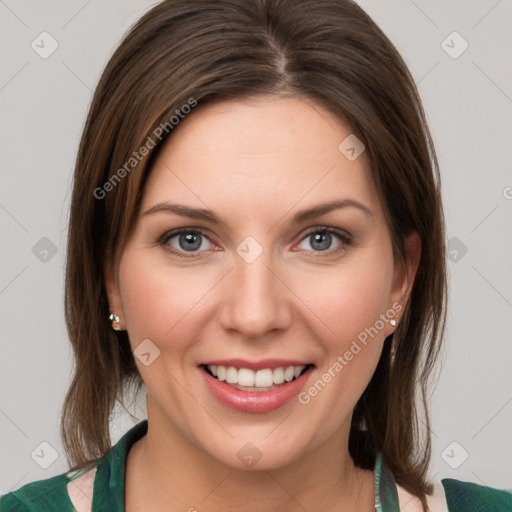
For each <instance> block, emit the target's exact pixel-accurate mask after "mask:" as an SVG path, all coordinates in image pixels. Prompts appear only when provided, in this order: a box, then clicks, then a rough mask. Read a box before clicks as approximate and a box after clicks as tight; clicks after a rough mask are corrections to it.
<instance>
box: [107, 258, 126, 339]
mask: <svg viewBox="0 0 512 512" xmlns="http://www.w3.org/2000/svg"><path fill="white" fill-rule="evenodd" d="M103 276H104V277H103V279H104V285H105V291H106V293H107V298H108V304H109V308H110V311H109V320H110V321H111V322H112V328H113V329H114V330H116V331H119V330H122V328H121V323H122V321H123V320H122V319H123V316H124V314H123V304H122V300H121V294H120V292H119V286H118V283H117V279H116V273H115V270H114V268H113V265H112V264H111V263H110V262H105V263H104V265H103Z"/></svg>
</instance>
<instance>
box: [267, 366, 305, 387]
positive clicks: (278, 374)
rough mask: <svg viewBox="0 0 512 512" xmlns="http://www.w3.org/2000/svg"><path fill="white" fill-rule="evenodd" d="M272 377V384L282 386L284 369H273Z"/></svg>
mask: <svg viewBox="0 0 512 512" xmlns="http://www.w3.org/2000/svg"><path fill="white" fill-rule="evenodd" d="M299 368H300V366H299ZM273 376H274V377H273V378H274V384H282V383H283V382H284V368H274V372H273Z"/></svg>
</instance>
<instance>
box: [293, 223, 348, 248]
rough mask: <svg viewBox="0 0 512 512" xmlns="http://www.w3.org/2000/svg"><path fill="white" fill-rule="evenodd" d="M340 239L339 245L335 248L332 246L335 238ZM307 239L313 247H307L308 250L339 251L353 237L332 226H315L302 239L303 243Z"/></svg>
mask: <svg viewBox="0 0 512 512" xmlns="http://www.w3.org/2000/svg"><path fill="white" fill-rule="evenodd" d="M335 239H338V246H337V247H335V248H334V249H332V248H331V246H332V243H333V240H335ZM305 241H309V245H310V247H311V249H308V248H306V250H312V251H313V252H325V251H328V252H329V253H331V252H337V251H338V250H341V249H343V248H344V246H346V245H349V244H350V242H351V239H350V238H349V237H348V236H347V235H346V234H343V233H340V232H338V231H336V230H334V229H330V228H315V229H314V230H312V231H309V233H307V234H306V236H305V237H304V238H303V239H302V242H301V243H304V242H305Z"/></svg>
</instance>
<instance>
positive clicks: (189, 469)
mask: <svg viewBox="0 0 512 512" xmlns="http://www.w3.org/2000/svg"><path fill="white" fill-rule="evenodd" d="M155 416H158V414H156V415H155ZM161 419H162V418H158V419H157V418H156V417H151V414H150V411H149V410H148V432H147V435H146V436H145V437H143V438H142V439H141V440H139V441H138V442H137V443H136V444H135V445H134V446H133V447H132V449H131V450H130V452H129V454H128V460H127V468H126V489H125V497H126V512H132V511H135V510H152V511H155V512H156V511H160V510H162V511H163V510H165V511H166V512H169V511H175V510H176V511H188V512H204V511H211V510H212V511H213V510H239V511H242V512H259V511H261V510H265V511H269V512H274V511H275V512H277V511H279V512H299V511H300V512H304V510H323V511H324V512H331V511H332V512H334V511H336V512H352V511H356V510H357V511H366V510H367V511H374V504H375V491H374V477H373V473H372V472H371V471H365V470H362V469H360V468H356V467H355V465H354V463H353V460H352V458H351V457H350V455H349V453H348V433H335V434H334V435H333V436H331V438H329V439H328V440H327V441H326V442H324V443H323V444H321V445H320V446H318V447H315V449H313V450H310V451H309V452H307V453H306V454H303V455H301V457H300V458H299V459H297V460H295V461H292V462H290V463H289V464H288V465H286V466H284V467H279V468H276V469H271V470H256V469H250V470H240V469H236V468H233V467H230V466H227V465H225V464H223V463H222V462H220V461H218V460H216V459H214V458H213V457H211V456H210V455H209V454H208V453H205V451H204V450H202V449H201V447H199V446H197V445H196V444H194V443H193V442H191V441H190V439H188V438H187V437H185V436H183V435H182V434H181V432H180V431H179V430H177V429H175V428H174V426H173V425H170V424H169V422H168V421H167V422H162V421H161ZM155 420H156V421H155Z"/></svg>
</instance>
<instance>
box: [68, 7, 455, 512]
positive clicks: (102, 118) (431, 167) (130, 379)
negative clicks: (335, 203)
mask: <svg viewBox="0 0 512 512" xmlns="http://www.w3.org/2000/svg"><path fill="white" fill-rule="evenodd" d="M282 92H291V93H292V94H294V95H296V96H298V97H301V98H306V99H309V100H312V101H313V102H317V103H318V104H321V105H323V106H324V107H326V108H327V109H329V110H330V111H332V112H334V113H336V114H338V115H339V116H340V117H342V118H343V119H344V120H345V121H346V122H347V123H348V124H349V125H350V126H351V127H352V129H353V131H354V133H356V134H357V136H358V137H359V138H360V139H361V140H362V141H363V142H364V144H365V145H366V151H367V154H368V156H369V158H370V162H371V170H372V175H373V180H374V182H375V184H376V187H377V189H378V191H379V194H380V196H381V200H382V204H383V207H384V209H385V212H386V217H387V221H388V224H389V227H390V232H391V236H392V242H393V248H394V251H395V255H396V256H397V257H398V258H403V257H404V241H405V239H406V237H407V236H408V235H409V234H410V233H411V232H413V231H416V232H417V233H418V234H419V236H420V238H421V241H422V252H421V261H420V264H419V269H418V272H417V275H416V279H415V283H414V286H413V289H412V293H411V296H410V299H409V302H408V304H407V305H406V306H405V309H404V313H403V317H402V319H401V321H400V324H399V327H398V328H397V330H396V332H395V334H394V335H393V336H390V337H389V338H388V340H387V341H386V343H385V344H384V350H383V352H382V355H381V359H380V361H379V364H378V366H377V369H376V371H375V374H374V376H373V378H372V380H371V382H370V384H369V385H368V387H367V389H366V390H365V391H364V393H363V395H362V396H361V398H360V400H359V401H358V403H357V405H356V408H355V411H354V415H353V421H352V428H351V434H350V440H349V449H350V453H351V455H352V457H353V459H354V461H355V463H356V464H357V465H359V466H361V467H364V468H372V467H373V464H374V462H375V456H376V453H377V452H382V453H383V455H384V457H385V460H386V461H387V463H388V465H389V467H390V468H391V470H392V472H393V474H394V475H395V478H396V481H397V483H398V484H400V485H402V486H403V487H404V488H405V489H406V490H408V491H409V492H411V493H412V494H414V495H416V496H418V497H419V498H420V499H421V501H422V503H423V505H424V507H425V508H426V499H425V494H426V493H429V492H430V487H429V485H428V484H427V481H426V472H427V469H428V463H429V460H430V428H429V418H428V411H427V409H426V394H427V392H428V383H429V382H430V381H429V375H430V374H431V371H432V369H433V368H434V363H435V361H436V358H437V355H438V352H439V349H440V343H441V339H442V334H443V330H444V322H445V302H446V276H445V272H446V269H445V255H444V221H443V212H442V206H441V197H440V189H439V172H438V165H437V160H436V155H435V151H434V148H433V144H432V140H431V136H430V133H429V131H428V127H427V124H426V120H425V116H424V112H423V108H422V105H421V101H420V98H419V96H418V92H417V89H416V87H415V84H414V80H413V79H412V77H411V75H410V73H409V71H408V69H407V67H406V65H405V63H404V62H403V60H402V58H401V57H400V55H399V54H398V52H397V51H396V49H395V48H394V46H393V45H392V44H391V42H390V41H389V40H388V39H387V37H386V36H385V35H384V34H383V33H382V31H381V30H380V29H379V28H378V27H377V26H376V24H375V23H374V22H373V21H372V19H371V18H370V17H369V16H368V15H367V14H366V13H365V12H364V11H363V10H362V9H361V8H360V7H359V6H358V5H357V4H356V3H355V2H353V1H351V0H251V1H250V2H248V1H246V0H222V1H220V0H213V1H212V0H195V1H193V2H192V1H190V0H166V1H163V2H161V3H160V4H158V5H157V6H156V7H154V8H153V9H151V10H150V11H149V12H148V13H147V14H145V15H144V16H143V17H142V18H141V19H140V20H139V21H138V23H136V25H135V26H134V27H133V28H132V29H131V30H130V31H129V33H128V34H127V35H126V36H125V38H124V40H123V41H122V43H121V44H120V46H119V47H118V49H117V50H116V51H115V53H114V54H113V56H112V58H111V59H110V61H109V63H108V65H107V67H106V69H105V71H104V73H103V75H102V77H101V79H100V82H99V84H98V86H97V88H96V92H95V94H94V98H93V101H92V105H91V108H90V112H89V115H88V118H87V122H86V125H85V128H84V132H83V137H82V140H81V143H80V147H79V151H78V157H77V162H76V169H75V175H74V188H73V195H72V203H71V213H70V229H69V238H68V258H67V269H66V322H67V327H68V332H69V336H70V338H71V343H72V345H73V349H74V353H75V370H74V376H73V380H72V383H71V385H70V388H69V391H68V393H67V396H66V399H65V403H64V406H63V414H62V424H61V434H62V439H63V443H64V447H65V449H66V452H67V454H68V459H69V461H70V462H71V463H72V464H74V466H73V467H75V468H76V467H80V466H83V465H85V464H87V463H88V462H91V461H93V460H96V459H98V458H100V457H102V456H104V455H105V454H106V453H107V451H108V450H109V449H110V448H111V441H110V437H109V418H110V415H111V413H112V409H113V406H114V404H115V402H116V400H117V399H121V400H122V399H123V397H126V396H129V390H130V389H131V387H132V385H135V386H136V387H137V386H140V384H141V379H140V376H139V374H138V372H137V369H136V366H135V363H134V359H133V356H132V353H131V350H130V345H129V340H128V337H127V334H126V332H113V331H112V329H111V325H110V322H109V321H108V315H109V306H108V302H107V297H106V293H105V288H104V284H103V265H104V263H105V262H106V261H107V262H110V263H111V264H112V265H113V268H117V264H118V262H119V257H120V255H121V253H122V251H123V248H124V246H125V244H126V242H127V240H128V237H129V236H130V233H131V229H132V228H133V225H134V221H135V219H136V216H137V213H138V206H139V203H140V198H141V194H142V190H143V186H144V182H145V180H146V178H147V175H148V173H149V170H150V168H151V164H152V162H153V160H154V158H155V156H156V154H157V152H158V150H159V149H160V148H161V147H162V145H163V142H164V141H165V140H166V138H167V137H169V136H171V135H172V130H173V129H174V127H175V126H176V124H177V123H176V119H178V114H179V113H181V114H182V113H183V112H184V111H185V112H186V109H185V108H184V105H191V106H194V105H195V104H197V105H198V107H197V108H201V105H203V104H205V103H207V102H210V101H214V100H229V99H240V98H247V97H250V96H254V95H261V94H279V93H282ZM189 110H190V109H189ZM173 116H174V118H173ZM182 117H183V116H182V115H179V119H181V118H182ZM171 119H174V121H172V122H171V121H170V120H171ZM178 123H179V120H178ZM159 127H160V128H159ZM156 134H159V135H158V137H157V135H156ZM157 138H158V140H157ZM160 139H161V141H160ZM150 140H151V141H152V142H153V144H151V143H150ZM144 146H145V147H146V150H145V151H142V149H141V148H142V147H144ZM153 146H154V147H153ZM143 153H144V154H143ZM132 159H135V160H132ZM128 162H130V163H129V165H127V163H128ZM122 169H124V172H123V171H122ZM392 346H393V357H391V347H392ZM418 390H419V392H420V394H421V400H420V401H419V402H420V403H421V406H422V408H421V410H418V408H417V403H416V398H417V397H416V392H417V391H418ZM420 413H424V416H423V418H422V419H421V420H420V417H421V416H420ZM419 421H421V422H423V423H424V425H425V429H424V431H423V433H424V434H425V435H423V436H421V435H420V434H421V431H422V429H421V428H420V427H419V424H418V423H419Z"/></svg>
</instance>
